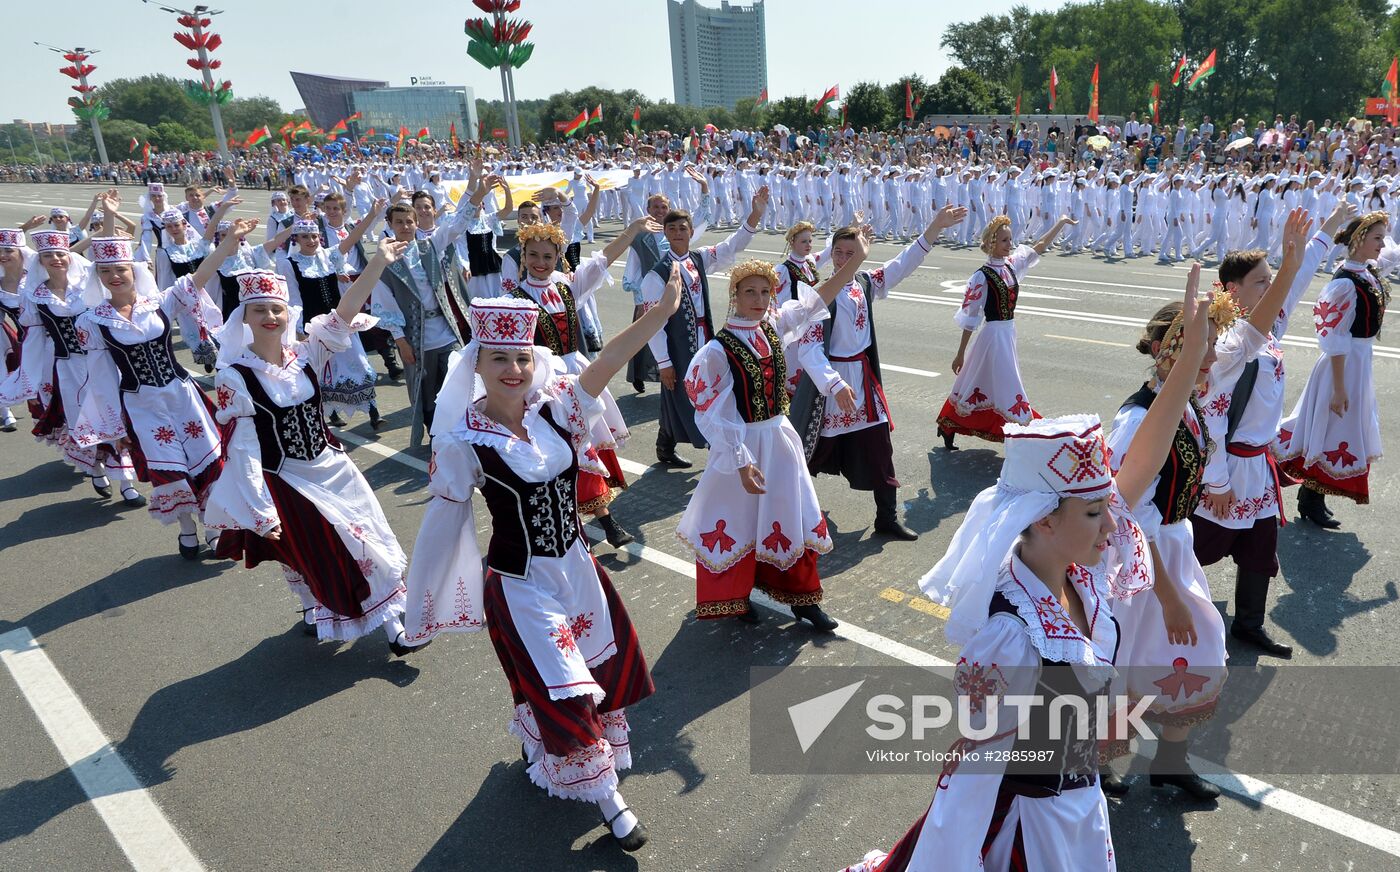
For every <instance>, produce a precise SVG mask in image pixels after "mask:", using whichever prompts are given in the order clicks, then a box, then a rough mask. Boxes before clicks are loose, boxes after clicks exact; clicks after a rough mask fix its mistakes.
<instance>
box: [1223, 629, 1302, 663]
mask: <svg viewBox="0 0 1400 872" xmlns="http://www.w3.org/2000/svg"><path fill="white" fill-rule="evenodd" d="M1230 635H1231V636H1234V637H1235V638H1236V639H1239V640H1240V641H1241V642H1244V643H1245V644H1248V645H1253V646H1254V647H1255V648H1258V649H1259V650H1260V651H1263V652H1264V653H1265V654H1268V655H1270V656H1272V657H1282V658H1283V659H1284V660H1292V659H1293V646H1292V645H1285V644H1284V643H1282V642H1276V641H1274V639H1273V637H1272V636H1270V635H1269V631H1268V630H1265V629H1264V628H1263V627H1242V626H1240V624H1239V622H1238V621H1235V622H1234V623H1232V624H1230Z"/></svg>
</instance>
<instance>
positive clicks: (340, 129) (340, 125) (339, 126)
mask: <svg viewBox="0 0 1400 872" xmlns="http://www.w3.org/2000/svg"><path fill="white" fill-rule="evenodd" d="M347 120H348V119H345V118H342V119H340V120H339V121H337V122H336V123H335V126H334V127H332V128H331V133H345V132H346V130H348V129H349V128H347V127H346V126H345V122H346V121H347Z"/></svg>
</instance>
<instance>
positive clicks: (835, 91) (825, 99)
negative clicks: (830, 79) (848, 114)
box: [814, 85, 841, 115]
mask: <svg viewBox="0 0 1400 872" xmlns="http://www.w3.org/2000/svg"><path fill="white" fill-rule="evenodd" d="M840 92H841V86H840V85H832V86H831V87H830V88H827V89H826V92H825V93H823V94H822V96H821V99H820V100H818V101H817V105H816V108H815V110H814V112H815V114H817V115H820V114H822V112H823V111H824V110H825V109H826V106H827V104H828V103H830V102H831V101H832V100H835V99H836V97H837V95H839V94H840Z"/></svg>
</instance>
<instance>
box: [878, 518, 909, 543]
mask: <svg viewBox="0 0 1400 872" xmlns="http://www.w3.org/2000/svg"><path fill="white" fill-rule="evenodd" d="M875 532H876V533H879V534H881V535H882V536H889V537H890V538H891V539H901V540H903V541H905V542H913V541H915V540H916V539H918V538H919V534H918V533H915V532H914V531H913V530H911V529H909V528H908V527H906V526H904V525H903V524H901V523H900V522H899V519H898V518H876V519H875Z"/></svg>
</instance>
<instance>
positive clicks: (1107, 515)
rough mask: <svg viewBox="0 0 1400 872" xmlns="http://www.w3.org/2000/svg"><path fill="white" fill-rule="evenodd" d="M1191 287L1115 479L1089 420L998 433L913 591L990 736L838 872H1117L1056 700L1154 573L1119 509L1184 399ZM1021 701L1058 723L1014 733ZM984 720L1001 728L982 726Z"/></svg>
mask: <svg viewBox="0 0 1400 872" xmlns="http://www.w3.org/2000/svg"><path fill="white" fill-rule="evenodd" d="M1195 289H1196V288H1195V281H1194V280H1193V281H1190V283H1189V284H1188V286H1187V292H1186V302H1185V311H1186V313H1187V317H1186V331H1185V342H1184V343H1183V347H1182V351H1181V358H1180V359H1181V361H1184V363H1183V364H1182V366H1181V368H1180V370H1179V371H1177V372H1175V373H1173V374H1172V375H1170V376H1168V379H1167V382H1166V384H1165V385H1164V386H1163V388H1162V392H1161V394H1160V396H1159V397H1158V402H1157V403H1156V404H1155V405H1154V406H1153V407H1152V409H1151V410H1150V411H1149V412H1148V413H1147V416H1146V417H1145V418H1144V420H1143V421H1142V425H1141V427H1140V428H1139V430H1138V438H1139V440H1141V441H1140V442H1139V444H1138V445H1137V446H1136V447H1137V448H1138V449H1139V453H1138V454H1137V455H1136V456H1135V457H1133V458H1131V459H1129V460H1127V461H1125V462H1124V463H1123V465H1122V466H1121V467H1120V468H1119V470H1118V472H1117V474H1116V476H1115V475H1114V474H1113V473H1112V472H1111V470H1110V468H1109V452H1108V447H1107V445H1105V443H1104V438H1103V430H1102V427H1101V426H1100V424H1099V420H1098V418H1097V417H1095V416H1093V415H1074V416H1067V417H1063V418H1047V419H1041V420H1037V421H1034V422H1032V423H1031V424H1029V425H1019V424H1008V425H1007V427H1006V432H1005V437H1006V438H1005V445H1006V460H1005V461H1004V462H1003V463H1002V468H1001V477H1000V478H999V479H998V481H997V483H996V484H995V485H994V486H992V487H990V488H988V489H986V490H984V491H983V492H982V493H981V494H979V495H978V496H977V499H976V500H975V501H974V502H973V504H972V508H971V509H969V510H968V513H967V517H966V518H965V519H964V520H963V523H962V526H960V527H959V528H958V531H957V532H956V533H955V534H954V535H953V540H952V542H951V543H950V545H949V547H948V552H947V554H945V555H944V557H943V559H942V560H940V561H939V562H938V564H937V565H936V566H934V568H933V570H932V571H931V572H930V573H928V574H927V575H926V576H924V578H923V580H922V581H921V582H920V586H921V587H923V589H924V591H925V593H927V594H928V595H929V596H930V597H931V598H932V599H934V600H935V601H938V602H941V603H943V604H944V605H946V606H948V607H949V609H950V610H951V613H950V617H949V619H948V624H947V634H948V640H949V641H950V642H952V643H953V644H955V645H958V646H959V647H961V649H962V650H961V653H960V655H959V657H958V661H957V666H956V668H955V676H954V688H955V689H956V690H957V692H958V694H959V696H960V702H959V705H962V704H963V703H962V701H961V700H963V699H965V700H966V704H967V706H968V709H967V710H968V711H969V712H970V713H971V722H970V723H969V724H968V726H969V727H970V728H971V729H972V730H974V731H977V732H978V733H982V732H983V731H984V730H985V728H987V727H989V726H990V727H992V728H993V730H994V732H992V733H991V735H989V736H988V737H987V738H984V739H972V738H968V737H964V738H961V739H959V741H958V742H957V744H956V745H955V746H954V748H953V751H952V752H950V755H949V756H950V759H951V760H952V761H953V762H950V763H949V764H947V765H946V766H945V767H944V769H943V772H942V773H941V774H940V776H939V779H938V784H937V787H936V789H935V790H934V798H933V801H932V803H931V804H930V806H929V808H928V810H927V811H926V812H925V813H924V815H923V817H921V818H920V819H919V820H918V821H916V822H915V824H914V826H913V827H911V828H910V830H909V831H908V832H907V833H906V834H905V835H904V837H903V838H901V839H900V840H899V842H897V843H896V844H895V846H894V847H893V848H892V849H891V850H890V852H889V853H888V854H886V853H884V852H879V851H876V852H872V853H871V854H869V855H867V856H866V857H865V859H864V860H863V861H862V862H860V863H858V864H856V865H855V866H851V867H849V872H906V870H907V872H926V870H930V869H950V870H951V869H957V870H964V869H983V868H986V869H1028V870H1051V869H1073V870H1076V872H1095V870H1097V872H1112V870H1115V869H1117V864H1116V861H1115V859H1114V850H1113V838H1112V835H1111V833H1110V831H1109V818H1108V804H1107V801H1106V799H1105V798H1104V795H1103V793H1102V792H1101V791H1100V790H1098V789H1097V783H1096V782H1097V770H1098V755H1097V750H1096V743H1095V741H1094V739H1095V732H1094V731H1095V724H1094V723H1093V721H1095V720H1096V719H1094V718H1089V719H1088V721H1089V722H1088V723H1079V722H1077V721H1076V720H1075V719H1074V717H1073V715H1070V714H1068V713H1069V712H1072V711H1073V710H1074V708H1075V706H1064V707H1058V706H1056V705H1055V704H1054V703H1055V702H1058V701H1059V700H1061V699H1064V698H1072V699H1077V700H1081V701H1084V702H1085V703H1087V704H1088V705H1089V706H1092V705H1093V704H1094V700H1095V699H1101V698H1102V696H1103V695H1104V694H1105V693H1106V692H1107V690H1108V685H1109V682H1110V680H1111V679H1112V677H1113V674H1114V669H1113V661H1114V654H1115V652H1116V651H1117V649H1118V625H1117V621H1116V620H1115V619H1114V616H1113V611H1112V609H1113V601H1114V600H1115V599H1118V598H1121V597H1123V596H1128V595H1135V594H1136V595H1140V591H1142V590H1144V589H1150V587H1151V578H1152V570H1151V567H1150V566H1149V565H1147V564H1146V563H1145V562H1144V561H1143V560H1142V559H1141V558H1139V557H1137V555H1138V554H1141V553H1144V552H1145V550H1146V549H1145V543H1144V542H1143V541H1142V531H1141V530H1140V529H1139V528H1138V526H1137V524H1136V523H1135V522H1134V521H1133V520H1132V515H1131V514H1130V513H1128V512H1127V510H1126V509H1125V508H1124V506H1125V505H1126V504H1129V503H1134V502H1137V501H1138V500H1139V499H1140V498H1141V497H1142V495H1143V494H1145V493H1146V492H1147V489H1148V485H1149V483H1150V482H1151V480H1152V477H1153V476H1155V475H1156V472H1157V469H1158V468H1159V467H1160V465H1161V462H1162V459H1163V458H1164V457H1165V456H1166V454H1167V451H1168V448H1169V447H1170V444H1171V441H1172V438H1173V436H1174V435H1175V432H1176V424H1177V421H1178V420H1180V415H1181V410H1182V408H1183V407H1184V406H1185V404H1186V399H1187V396H1188V395H1189V394H1190V392H1191V390H1192V388H1193V387H1194V382H1195V379H1194V378H1193V376H1194V375H1195V372H1196V369H1197V367H1198V365H1199V361H1200V360H1201V359H1202V356H1203V355H1204V352H1205V350H1206V347H1207V337H1206V325H1205V315H1206V311H1207V308H1208V305H1207V304H1206V303H1205V302H1204V301H1203V302H1202V303H1201V304H1200V305H1199V306H1198V305H1197V303H1196V296H1195ZM1032 694H1039V695H1042V696H1044V697H1050V699H1048V700H1047V702H1048V703H1050V705H1049V706H1048V708H1047V709H1046V710H1047V711H1058V712H1059V713H1060V714H1059V717H1060V718H1061V719H1062V720H1059V721H1057V722H1053V723H1052V722H1051V721H1050V720H1049V719H1048V718H1041V719H1036V717H1035V716H1034V715H1032V716H1031V720H1030V721H1029V722H1028V723H1025V724H1022V723H1018V722H1019V721H1021V717H1020V713H1019V711H1017V714H1015V715H1013V714H1011V712H1012V711H1014V710H1017V709H1018V707H1016V706H1010V705H1007V704H1005V701H1006V700H1008V699H1011V698H1026V697H1028V696H1029V695H1032ZM993 711H995V712H998V716H999V718H1000V719H999V720H998V721H997V722H995V723H989V713H990V712H993ZM1021 726H1026V727H1027V728H1028V730H1027V734H1026V736H1025V737H1024V738H1022V737H1021V736H1019V735H1018V727H1021ZM1067 730H1068V731H1069V732H1066V731H1067ZM1086 731H1087V741H1080V740H1079V737H1080V736H1081V735H1084V734H1085V732H1086ZM1067 736H1074V737H1075V740H1074V741H1072V742H1066V741H1064V739H1065V737H1067ZM1052 737H1053V739H1052ZM1044 748H1051V749H1053V750H1051V751H1049V761H1048V762H1042V763H1039V764H1028V763H1017V764H1010V763H1008V762H1005V761H1009V760H1012V759H1013V755H1014V752H1016V751H1020V752H1021V754H1020V755H1014V756H1015V757H1016V758H1018V759H1019V760H1022V761H1026V760H1038V759H1041V760H1043V759H1044V758H1042V757H1040V756H1039V755H1040V753H1043V752H1041V751H1040V750H1039V749H1044ZM1033 749H1034V750H1033ZM954 752H957V753H956V754H955V753H954Z"/></svg>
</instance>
